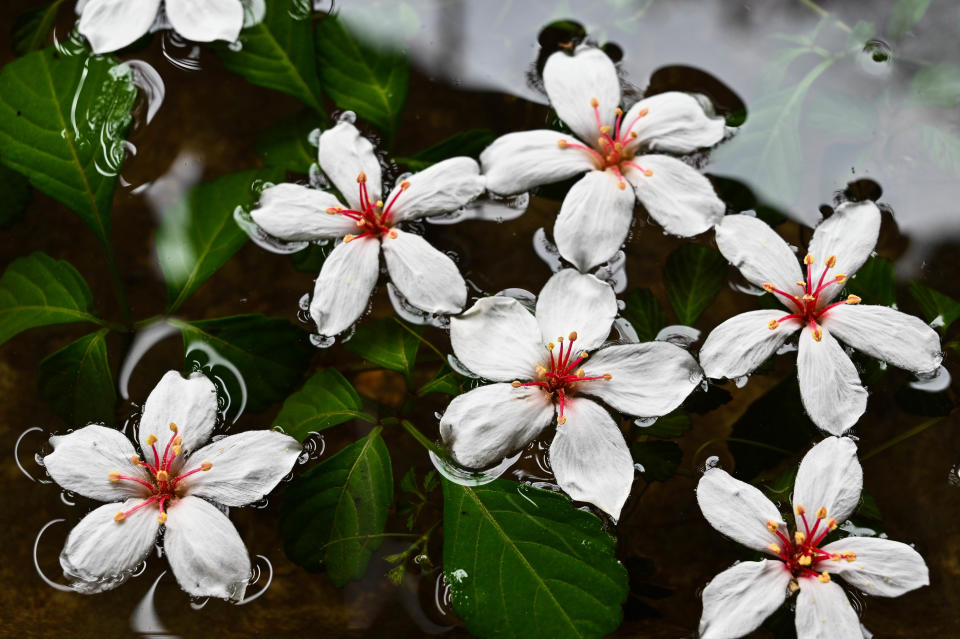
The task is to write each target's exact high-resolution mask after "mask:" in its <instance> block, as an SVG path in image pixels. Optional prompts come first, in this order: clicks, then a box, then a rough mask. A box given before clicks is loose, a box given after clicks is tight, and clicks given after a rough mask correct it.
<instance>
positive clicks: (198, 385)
mask: <svg viewBox="0 0 960 639" xmlns="http://www.w3.org/2000/svg"><path fill="white" fill-rule="evenodd" d="M218 408H219V406H218V405H217V387H216V386H214V385H213V382H211V381H210V379H209V378H208V377H206V376H205V375H204V374H203V373H194V374H192V375H191V376H190V377H188V378H184V377H183V376H182V375H180V373H179V372H178V371H167V373H166V374H164V376H163V377H162V378H161V379H160V382H159V383H158V384H157V385H156V386H155V387H154V389H153V390H152V391H150V395H149V396H148V397H147V401H146V403H145V404H144V405H143V414H142V415H141V416H140V424H139V426H138V427H137V441H138V442H140V450H142V451H143V455H144V457H143V461H145V462H148V463H151V464H154V463H156V461H157V460H155V459H154V458H153V456H154V455H153V450H154V448H155V449H156V451H157V454H158V455H159V457H161V458H162V457H163V454H164V451H165V450H166V449H167V443H168V442H169V441H170V440H172V439H173V438H174V437H176V436H178V435H179V436H180V437H182V438H183V443H182V444H181V447H182V448H183V450H184V451H185V452H189V451H194V450H196V449H198V448H200V446H202V445H203V444H204V443H206V441H207V440H208V439H210V435H211V434H212V433H213V428H214V426H216V424H217V410H218ZM171 423H173V424H176V425H177V432H173V431H172V430H170V424H171ZM150 435H155V436H156V437H157V442H156V443H155V444H154V445H153V447H151V446H149V445H148V444H147V437H149V436H150Z"/></svg>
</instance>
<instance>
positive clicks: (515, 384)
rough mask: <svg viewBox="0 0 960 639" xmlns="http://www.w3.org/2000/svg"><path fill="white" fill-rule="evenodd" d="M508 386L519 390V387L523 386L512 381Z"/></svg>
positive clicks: (516, 381)
mask: <svg viewBox="0 0 960 639" xmlns="http://www.w3.org/2000/svg"><path fill="white" fill-rule="evenodd" d="M510 385H511V386H513V387H514V388H520V387H521V386H523V384H521V383H520V382H519V381H518V380H513V381H512V382H511V383H510Z"/></svg>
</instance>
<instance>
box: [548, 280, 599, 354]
mask: <svg viewBox="0 0 960 639" xmlns="http://www.w3.org/2000/svg"><path fill="white" fill-rule="evenodd" d="M616 315H617V295H616V293H614V292H613V288H611V286H610V285H609V284H607V283H606V282H604V281H601V280H599V279H597V278H596V277H594V276H593V275H588V274H584V273H580V272H579V271H577V270H576V269H572V268H567V269H563V270H562V271H559V272H558V273H555V274H554V275H553V276H552V277H551V278H550V279H549V280H547V283H546V284H545V285H544V286H543V289H541V291H540V296H539V297H538V298H537V323H538V324H539V325H540V334H541V335H542V336H543V341H544V343H548V342H553V341H558V339H559V341H563V342H564V346H565V347H566V348H570V344H569V342H567V341H566V340H567V338H568V337H569V335H570V333H572V332H576V333H577V341H576V342H575V343H574V344H573V349H574V350H575V351H576V352H578V353H579V352H580V351H592V350H593V349H595V348H597V347H598V346H600V344H602V343H603V342H604V340H606V339H607V337H608V336H609V335H610V327H611V326H613V318H614V317H616Z"/></svg>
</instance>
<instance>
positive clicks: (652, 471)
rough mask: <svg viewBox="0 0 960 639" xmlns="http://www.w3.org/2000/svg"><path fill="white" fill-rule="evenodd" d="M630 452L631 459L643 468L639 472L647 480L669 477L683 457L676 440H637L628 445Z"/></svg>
mask: <svg viewBox="0 0 960 639" xmlns="http://www.w3.org/2000/svg"><path fill="white" fill-rule="evenodd" d="M630 452H631V453H632V454H633V461H635V462H637V463H638V464H640V466H641V467H642V468H643V470H640V474H642V475H643V478H644V479H646V480H647V481H648V482H650V481H666V480H668V479H670V477H672V476H673V474H674V473H675V472H677V468H678V467H679V466H680V460H682V459H683V451H682V450H680V447H679V446H678V445H677V444H676V442H665V441H648V442H637V443H635V444H634V445H633V446H631V447H630Z"/></svg>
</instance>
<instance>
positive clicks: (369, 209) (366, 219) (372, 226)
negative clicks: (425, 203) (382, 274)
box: [327, 172, 410, 242]
mask: <svg viewBox="0 0 960 639" xmlns="http://www.w3.org/2000/svg"><path fill="white" fill-rule="evenodd" d="M357 184H358V186H359V189H360V198H359V200H360V210H359V211H355V210H353V209H345V208H343V207H342V206H331V207H330V208H328V209H327V213H329V214H330V215H343V216H345V217H349V218H350V219H352V220H356V222H357V226H358V227H360V228H361V229H362V230H361V232H360V233H358V234H356V235H352V234H348V235H345V236H344V237H343V241H344V242H352V241H353V240H356V239H359V238H361V237H367V236H370V237H381V236H383V235H386V236H387V237H391V238H393V237H397V232H396V231H394V230H393V229H392V228H390V224H391V219H390V216H391V213H392V211H393V205H394V204H396V202H397V199H398V198H399V197H400V194H401V193H403V192H404V191H406V190H407V189H409V188H410V182H408V181H407V180H404V181H403V182H401V183H400V190H399V191H397V194H396V195H394V196H393V199H391V200H390V202H388V203H387V206H386V208H384V206H383V201H382V200H377V201H376V202H371V201H370V196H369V194H368V193H367V174H366V173H363V172H361V173H360V174H359V175H358V176H357Z"/></svg>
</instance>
